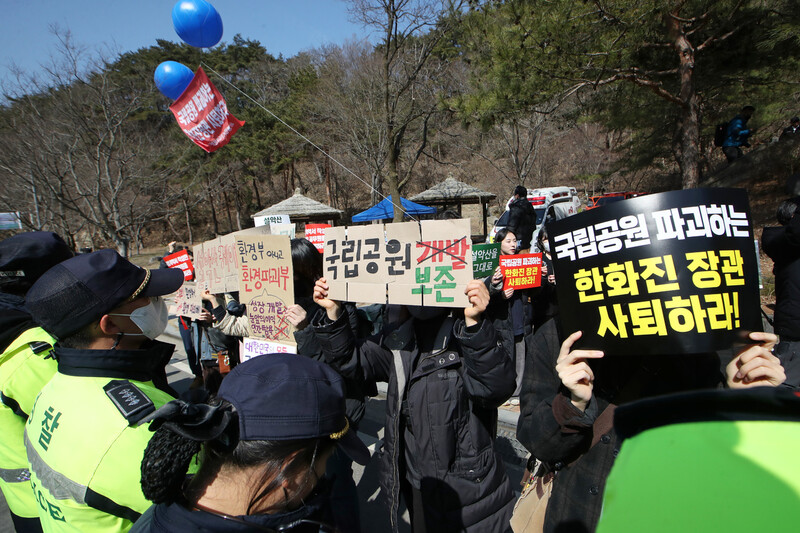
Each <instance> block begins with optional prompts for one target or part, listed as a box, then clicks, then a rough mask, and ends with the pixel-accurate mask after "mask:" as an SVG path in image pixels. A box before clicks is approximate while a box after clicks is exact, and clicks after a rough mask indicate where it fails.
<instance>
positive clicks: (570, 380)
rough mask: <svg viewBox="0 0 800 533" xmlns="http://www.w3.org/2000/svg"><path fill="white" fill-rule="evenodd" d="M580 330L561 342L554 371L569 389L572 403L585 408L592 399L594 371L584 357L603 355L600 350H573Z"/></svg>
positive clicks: (582, 408) (582, 409) (581, 408)
mask: <svg viewBox="0 0 800 533" xmlns="http://www.w3.org/2000/svg"><path fill="white" fill-rule="evenodd" d="M581 335H583V333H582V332H580V331H576V332H575V333H573V334H572V335H570V336H569V337H567V338H566V340H565V341H564V342H563V343H562V344H561V351H560V352H559V353H558V360H557V361H556V372H558V377H559V379H561V383H563V384H564V386H565V387H566V388H567V389H569V392H570V400H571V401H572V405H574V406H575V407H577V408H578V409H580V410H581V411H585V410H586V406H587V405H589V400H591V399H592V390H593V388H594V372H592V369H591V367H589V364H588V363H587V362H586V359H599V358H601V357H603V352H601V351H600V350H574V351H572V345H573V344H575V341H577V340H578V339H580V338H581Z"/></svg>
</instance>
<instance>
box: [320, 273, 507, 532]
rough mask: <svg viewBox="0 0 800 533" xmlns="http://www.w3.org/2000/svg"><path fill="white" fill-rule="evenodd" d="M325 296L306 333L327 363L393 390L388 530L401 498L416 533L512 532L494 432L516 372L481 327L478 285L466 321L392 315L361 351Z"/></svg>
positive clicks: (384, 456) (399, 310)
mask: <svg viewBox="0 0 800 533" xmlns="http://www.w3.org/2000/svg"><path fill="white" fill-rule="evenodd" d="M328 291H329V286H328V283H327V280H326V279H325V278H322V279H320V280H318V281H317V283H316V286H315V287H314V300H315V301H316V302H317V303H318V304H319V305H320V306H321V307H323V308H324V309H325V313H320V314H318V315H317V316H316V317H315V318H314V320H313V321H312V326H314V328H315V331H316V334H317V338H318V339H319V342H320V346H321V348H322V352H323V354H324V355H325V358H326V359H327V361H328V362H329V363H330V364H331V365H333V366H334V367H335V368H337V369H338V370H339V371H340V373H341V374H342V375H343V376H344V377H345V378H347V379H349V380H352V381H354V382H356V383H361V384H364V385H366V386H374V384H375V383H376V382H378V381H383V382H387V383H388V384H389V392H388V399H387V409H386V430H385V431H386V433H385V437H384V447H383V452H382V453H381V454H380V455H381V459H380V460H381V463H382V465H381V467H382V476H381V477H382V479H381V486H382V491H381V492H382V494H383V495H385V497H386V498H387V500H388V502H387V503H388V504H389V506H390V513H391V514H390V520H391V523H392V529H393V530H394V531H396V530H397V527H398V526H397V523H398V507H399V500H400V497H401V494H402V497H403V499H404V500H405V503H406V506H407V507H408V508H409V510H410V513H411V522H412V529H413V531H414V532H415V533H420V532H425V531H430V532H436V531H438V530H439V529H441V530H442V531H445V530H446V531H469V532H476V533H477V532H481V533H484V532H507V531H509V528H510V526H509V520H510V517H511V511H512V508H513V505H514V502H513V499H514V498H513V493H512V489H511V484H510V483H509V480H508V477H507V476H506V473H505V469H504V468H503V461H502V460H501V458H500V457H499V455H497V453H496V452H495V450H494V443H493V435H492V429H491V428H492V427H493V426H494V423H495V420H496V417H497V407H498V406H499V405H500V404H501V403H502V402H503V401H504V400H505V399H506V398H508V397H509V396H510V395H511V393H512V392H513V390H514V368H513V363H512V361H511V358H510V357H509V356H508V354H507V353H506V351H505V349H504V348H503V347H502V344H500V343H498V342H497V333H496V332H495V330H494V327H493V326H492V325H491V323H490V321H488V320H485V319H484V313H485V311H486V306H487V305H488V303H489V291H488V289H487V288H486V286H485V285H484V283H483V282H481V281H479V280H473V281H470V282H469V283H468V284H467V286H466V288H465V291H464V292H465V294H466V296H467V299H468V301H469V306H468V307H466V308H465V309H464V312H463V313H464V314H463V318H461V317H460V316H458V317H457V316H454V315H453V314H452V313H451V311H450V310H449V309H447V308H436V307H416V306H404V307H392V308H391V309H392V311H393V313H394V312H395V311H396V313H394V314H396V315H397V317H396V319H395V320H393V321H391V322H390V323H389V324H388V325H387V326H386V327H385V328H384V330H383V332H382V333H381V334H379V335H377V336H374V337H371V338H369V339H366V340H363V341H358V342H357V341H356V338H355V335H354V332H353V331H352V328H351V327H349V324H348V321H347V318H346V316H345V314H344V313H343V312H342V304H341V303H340V302H338V301H336V300H332V299H330V298H328Z"/></svg>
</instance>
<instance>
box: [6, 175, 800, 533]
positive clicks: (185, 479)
mask: <svg viewBox="0 0 800 533" xmlns="http://www.w3.org/2000/svg"><path fill="white" fill-rule="evenodd" d="M520 200H522V202H523V203H524V204H527V205H528V207H530V204H529V203H528V202H527V199H526V191H525V189H524V187H523V188H521V190H519V191H517V190H515V200H514V202H513V205H512V209H513V210H514V211H513V212H512V214H513V215H514V216H512V217H510V220H511V222H510V223H509V227H508V228H506V229H503V230H501V231H499V232H498V233H497V236H496V240H497V242H499V243H500V247H501V251H502V254H504V255H513V254H516V253H520V252H524V251H527V248H529V247H530V246H531V244H532V243H531V239H532V238H533V229H535V216H534V218H533V219H532V220H531V219H530V217H531V213H528V212H527V209H526V208H525V207H524V205H522V203H520ZM798 206H800V199H798V198H795V199H792V200H791V201H790V202H788V205H787V204H784V205H782V206H781V209H780V210H779V220H780V221H781V224H782V227H781V228H775V229H771V230H770V231H769V232H767V231H765V234H764V249H765V251H766V252H767V253H768V254H770V255H771V256H772V257H773V259H774V260H775V269H776V271H775V273H776V284H777V287H778V289H777V290H778V292H777V298H778V302H777V308H776V312H775V324H776V326H775V330H776V333H778V334H779V335H780V339H779V338H778V337H777V336H776V335H775V334H772V333H764V332H753V333H750V334H749V338H748V339H747V341H746V343H745V344H744V346H740V347H739V348H736V349H730V350H727V351H723V352H715V353H705V354H674V356H670V357H648V356H647V355H648V354H641V356H632V357H606V356H605V353H604V352H603V351H602V350H588V349H576V348H574V345H575V343H576V341H578V339H580V337H581V335H582V333H581V331H565V330H564V328H563V327H562V322H561V319H560V317H559V307H558V300H557V297H556V283H557V273H556V272H555V269H554V266H553V261H552V256H551V253H550V244H549V241H548V236H547V231H546V228H543V229H542V230H540V231H539V232H538V233H537V235H536V237H535V239H536V240H535V242H534V243H533V244H536V245H537V247H538V249H539V250H542V254H543V268H542V281H541V286H540V287H537V288H535V289H524V290H514V289H503V281H504V279H503V273H502V271H500V270H497V271H496V272H494V273H492V274H491V275H490V276H488V277H487V278H485V279H483V280H473V281H471V282H469V283H468V284H467V285H466V286H465V287H464V292H465V294H466V296H467V300H468V302H469V303H468V305H466V306H465V307H464V308H463V309H451V308H440V307H426V306H411V305H405V306H403V305H386V306H383V307H382V309H381V310H380V314H379V315H380V319H379V320H378V321H376V322H375V323H373V321H370V320H367V318H366V314H365V313H364V312H363V311H362V310H361V309H358V308H357V307H356V306H355V302H340V301H337V300H335V299H333V298H332V297H330V294H329V290H330V286H329V284H328V281H327V280H326V279H325V278H324V277H323V268H322V255H321V254H320V253H319V252H318V251H317V249H316V248H315V247H314V246H313V245H312V244H311V243H309V242H308V241H306V240H305V239H292V241H291V250H292V266H293V271H294V294H295V304H294V305H293V306H291V307H290V308H289V310H288V312H287V320H288V321H289V322H290V323H291V324H292V326H293V327H294V337H295V341H296V344H297V354H296V355H295V354H291V355H287V354H271V355H269V356H266V357H265V356H259V357H254V358H252V359H251V360H248V361H246V362H243V363H239V361H238V359H239V358H238V352H237V347H238V339H239V338H240V337H247V336H249V335H250V327H249V322H248V318H247V308H246V306H243V305H241V304H239V302H238V301H237V295H236V294H212V293H210V292H208V291H206V292H204V293H203V295H202V298H203V302H204V311H203V313H202V315H201V317H200V318H199V319H195V320H191V319H189V318H188V317H178V322H179V324H178V326H179V330H180V331H181V335H182V338H183V341H184V347H185V349H186V353H187V358H188V359H189V365H190V368H191V369H192V372H193V373H194V375H195V380H194V382H193V383H192V385H191V387H190V388H189V390H188V391H186V392H185V393H183V394H182V395H181V396H180V398H178V394H177V393H176V391H175V390H173V389H172V387H171V386H170V383H169V382H168V379H167V375H166V366H167V364H168V363H169V361H170V359H171V357H172V355H173V350H174V346H172V345H169V344H166V343H164V342H161V341H159V340H158V339H159V337H161V336H162V334H163V333H164V331H165V329H166V327H167V325H168V320H169V315H168V312H167V305H166V303H165V297H166V296H167V295H169V294H171V293H173V292H175V291H176V290H177V289H178V288H179V287H180V286H181V284H182V283H183V280H184V274H183V272H182V271H181V270H180V269H176V268H159V269H154V270H148V269H144V268H140V267H138V266H136V265H134V264H133V263H131V262H130V261H128V260H127V259H125V258H123V257H121V256H120V255H119V254H117V253H116V252H115V251H113V250H99V251H95V252H91V253H82V254H78V255H73V253H72V251H71V250H70V248H69V247H68V246H67V245H66V243H65V242H64V241H63V240H62V239H61V238H60V237H58V236H57V235H55V234H53V233H48V232H31V233H21V234H18V235H15V236H13V237H10V238H8V239H5V240H3V241H2V242H0V310H2V311H0V350H2V356H0V393H1V394H2V396H1V397H0V398H1V399H2V403H1V404H0V434H1V435H2V437H1V438H0V488H2V491H3V495H4V496H5V499H6V501H7V503H8V506H9V509H10V511H11V515H12V520H13V523H14V527H15V528H16V530H17V531H18V532H33V531H47V532H82V531H108V532H116V531H128V530H130V531H137V532H171V531H298V532H301V531H339V532H342V533H354V532H360V531H370V528H369V526H368V525H366V524H361V523H360V520H359V503H360V502H359V498H358V492H357V491H356V485H355V482H354V480H353V467H352V463H353V462H354V461H355V462H356V463H359V464H361V465H364V464H366V463H367V462H369V461H372V462H376V463H377V464H378V465H379V467H380V472H381V474H380V487H381V490H380V492H381V496H382V498H383V499H384V500H385V502H386V504H387V513H388V516H389V522H390V524H391V529H392V530H393V531H397V530H398V529H399V528H400V522H401V514H402V509H403V507H405V508H406V509H408V512H409V516H410V522H411V529H412V531H414V533H423V532H436V533H439V532H445V531H465V532H474V533H479V532H480V533H482V532H498V533H506V532H509V531H512V525H511V524H512V515H514V514H515V505H519V504H518V502H517V498H516V496H515V486H518V483H520V482H521V483H522V485H523V486H525V487H526V489H527V488H528V487H530V483H531V481H532V480H533V477H534V475H538V474H541V472H542V470H544V471H546V472H547V473H548V474H551V475H553V477H552V479H553V483H552V496H551V497H550V500H549V502H548V503H547V507H546V514H545V515H544V519H543V523H542V524H540V525H538V526H536V527H535V528H534V529H528V530H529V531H547V532H578V533H584V532H590V531H594V530H595V529H596V528H597V526H598V522H600V519H601V510H602V508H603V494H604V488H605V486H606V480H607V478H608V476H609V472H610V471H611V468H612V465H613V464H614V462H615V459H616V457H617V455H618V453H619V452H620V448H621V443H622V441H623V438H624V437H625V436H626V435H625V434H622V435H621V434H620V433H619V428H618V427H617V426H615V424H614V414H615V411H616V410H617V407H618V406H622V408H623V409H624V408H625V407H626V406H628V405H636V404H634V403H633V402H635V401H637V400H642V399H646V398H652V397H660V396H662V395H665V394H668V393H674V392H681V391H696V390H712V389H726V388H727V389H748V388H754V387H761V386H769V387H778V388H781V389H790V388H793V387H796V386H798V385H800V375H797V373H798V371H800V365H799V364H798V361H800V355H798V354H797V351H798V348H797V347H798V345H800V336H798V333H797V331H796V330H795V326H796V325H797V324H795V322H797V320H798V316H800V313H798V311H797V310H798V303H797V302H798V300H797V292H798V289H797V287H798V286H800V273H798V272H796V271H797V269H798V268H800V267H798V265H800V252H797V250H800V236H798V235H797V233H798V230H797V225H798V224H800V222H798V220H800V217H798V216H795V213H796V210H797V207H798ZM531 211H532V210H531ZM531 225H532V226H533V227H531ZM174 250H175V243H171V245H170V250H169V251H174ZM162 266H166V265H162ZM779 341H780V342H779ZM222 359H225V360H226V361H227V362H228V364H227V365H225V366H230V368H231V370H230V372H229V373H225V372H224V371H223V372H220V361H221V360H222ZM787 376H788V378H787ZM379 382H384V383H386V384H387V391H388V392H387V398H386V413H385V427H384V434H383V442H382V446H381V447H380V448H379V449H377V450H376V451H375V452H374V454H373V455H372V457H370V452H369V450H368V449H367V447H366V446H365V445H364V443H363V442H361V440H360V439H359V438H358V436H357V431H358V424H359V421H360V420H361V419H362V418H363V416H364V412H365V402H366V399H367V398H368V397H370V396H375V395H376V394H377V385H376V384H377V383H379ZM503 404H506V405H512V406H513V405H519V406H520V416H519V423H518V428H517V436H518V440H519V442H520V443H521V444H522V445H523V446H524V447H525V448H526V449H527V450H528V451H529V452H530V461H529V468H528V471H526V473H525V476H524V478H523V479H522V480H519V479H513V480H512V479H509V476H508V474H507V472H506V469H505V467H504V464H503V460H502V457H501V456H500V454H499V452H498V449H497V447H496V443H495V439H496V433H497V418H498V407H500V406H502V405H503ZM523 494H524V491H523ZM515 531H520V530H519V529H516V530H515Z"/></svg>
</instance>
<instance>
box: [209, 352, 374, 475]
mask: <svg viewBox="0 0 800 533" xmlns="http://www.w3.org/2000/svg"><path fill="white" fill-rule="evenodd" d="M217 396H218V397H220V398H223V399H225V400H227V401H229V402H230V403H231V404H233V406H234V407H235V408H236V412H237V413H238V417H239V439H240V440H267V441H269V440H299V439H311V438H318V437H330V438H331V439H333V440H334V441H335V442H336V444H337V445H338V446H339V447H340V448H341V449H342V451H344V452H345V453H346V454H347V455H348V457H350V458H351V459H352V460H353V461H355V462H356V463H358V464H360V465H365V464H367V462H369V457H370V455H369V450H368V449H367V447H366V445H364V443H363V442H362V441H361V439H359V438H358V435H357V433H356V430H355V428H353V427H352V426H351V425H350V422H349V421H348V420H347V417H346V416H345V401H344V381H343V379H342V377H341V376H340V375H339V374H338V373H337V372H336V371H335V370H333V369H332V368H331V367H330V366H328V365H326V364H324V363H320V362H319V361H315V360H314V359H311V358H310V357H304V356H302V355H292V354H266V355H260V356H258V357H254V358H253V359H250V360H249V361H246V362H244V363H242V364H240V365H237V366H236V367H235V368H234V369H233V370H232V371H231V373H230V374H228V376H227V377H226V378H225V379H224V380H223V381H222V385H221V386H220V388H219V392H218V393H217Z"/></svg>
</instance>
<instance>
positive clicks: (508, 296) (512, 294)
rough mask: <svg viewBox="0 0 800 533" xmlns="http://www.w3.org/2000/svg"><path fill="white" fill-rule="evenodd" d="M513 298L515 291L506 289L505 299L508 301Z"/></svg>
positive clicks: (504, 292)
mask: <svg viewBox="0 0 800 533" xmlns="http://www.w3.org/2000/svg"><path fill="white" fill-rule="evenodd" d="M512 296H514V289H513V288H511V287H509V288H508V289H505V290H504V291H503V298H505V299H506V300H508V299H509V298H511V297H512Z"/></svg>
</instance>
